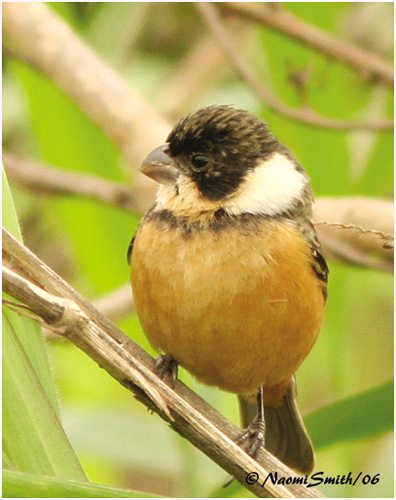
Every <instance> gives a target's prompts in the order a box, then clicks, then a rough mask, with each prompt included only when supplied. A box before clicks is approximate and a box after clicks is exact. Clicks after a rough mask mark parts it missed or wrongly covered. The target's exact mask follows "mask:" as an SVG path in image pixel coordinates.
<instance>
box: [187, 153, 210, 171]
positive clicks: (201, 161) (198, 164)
mask: <svg viewBox="0 0 396 500" xmlns="http://www.w3.org/2000/svg"><path fill="white" fill-rule="evenodd" d="M191 163H192V166H193V170H195V171H197V172H200V171H202V170H205V168H206V167H207V166H208V163H209V158H208V157H207V156H205V155H198V154H197V155H194V156H193V157H192V158H191Z"/></svg>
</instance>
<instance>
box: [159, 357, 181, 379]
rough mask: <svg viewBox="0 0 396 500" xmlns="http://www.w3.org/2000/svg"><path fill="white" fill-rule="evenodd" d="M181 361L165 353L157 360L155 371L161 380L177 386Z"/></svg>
mask: <svg viewBox="0 0 396 500" xmlns="http://www.w3.org/2000/svg"><path fill="white" fill-rule="evenodd" d="M178 367H179V363H178V362H177V361H176V360H174V359H173V358H172V357H171V356H168V355H167V354H163V355H161V356H158V358H157V359H156V360H155V366H154V371H155V373H156V374H157V375H158V376H159V378H160V379H161V380H164V381H165V382H168V383H169V384H170V385H171V386H172V387H175V383H176V380H177V372H178Z"/></svg>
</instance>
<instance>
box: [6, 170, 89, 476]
mask: <svg viewBox="0 0 396 500" xmlns="http://www.w3.org/2000/svg"><path fill="white" fill-rule="evenodd" d="M2 191H3V193H2V194H3V200H2V203H3V220H4V223H5V225H6V228H7V229H8V230H9V231H11V232H12V233H13V234H14V235H15V236H16V237H17V238H18V239H20V240H21V239H22V236H21V233H20V230H19V225H18V219H17V216H16V213H15V207H14V203H13V199H12V196H11V192H10V189H9V186H8V183H7V179H6V176H5V173H4V170H3V188H2ZM3 457H4V458H5V463H6V464H7V466H8V467H12V468H16V469H20V470H23V471H30V472H41V473H45V474H49V475H55V476H62V477H69V478H74V479H81V480H84V479H86V477H85V474H84V472H83V470H82V468H81V465H80V464H79V462H78V459H77V457H76V455H75V453H74V451H73V449H72V448H71V446H70V443H69V441H68V439H67V437H66V434H65V433H64V430H63V428H62V426H61V423H60V421H59V408H58V404H57V400H56V392H55V386H54V383H53V380H52V375H51V371H50V366H49V362H48V357H47V352H46V348H45V344H44V338H43V335H42V332H41V329H40V327H39V326H38V324H37V323H36V322H35V321H32V320H31V319H28V318H26V317H21V316H19V315H18V314H16V313H15V312H13V311H11V310H9V309H7V308H5V307H3Z"/></svg>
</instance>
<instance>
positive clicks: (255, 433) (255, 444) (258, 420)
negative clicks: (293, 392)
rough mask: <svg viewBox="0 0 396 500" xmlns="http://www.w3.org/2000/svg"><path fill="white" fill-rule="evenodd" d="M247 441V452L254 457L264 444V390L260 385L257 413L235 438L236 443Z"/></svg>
mask: <svg viewBox="0 0 396 500" xmlns="http://www.w3.org/2000/svg"><path fill="white" fill-rule="evenodd" d="M245 441H249V442H250V444H249V445H248V446H247V447H246V451H247V453H249V455H251V456H252V457H253V458H254V459H257V458H258V457H259V455H260V451H261V450H262V448H264V446H265V415H264V391H263V388H262V387H260V389H259V391H258V393H257V415H256V417H255V419H254V420H253V421H252V422H251V423H250V424H249V426H248V427H247V428H246V430H245V431H244V432H243V434H242V435H241V436H240V437H239V438H238V439H237V443H238V444H242V443H244V442H245Z"/></svg>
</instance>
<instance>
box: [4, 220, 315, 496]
mask: <svg viewBox="0 0 396 500" xmlns="http://www.w3.org/2000/svg"><path fill="white" fill-rule="evenodd" d="M3 261H4V267H3V287H4V290H5V291H6V293H8V294H10V295H11V296H13V297H14V298H15V299H17V300H20V301H21V302H22V303H23V304H24V305H26V306H28V308H29V309H30V310H31V311H32V312H33V313H35V314H36V315H38V316H39V317H40V318H41V320H42V321H43V322H44V324H46V326H47V327H49V328H50V329H51V330H52V331H54V332H55V333H57V334H60V335H64V336H65V337H67V338H68V339H70V340H71V341H72V342H73V343H74V344H75V345H77V346H78V347H79V348H80V349H82V350H83V351H84V352H86V353H87V354H88V355H89V356H90V357H91V358H92V359H94V360H95V361H96V362H97V363H98V364H99V365H100V366H101V367H102V368H104V369H105V370H106V371H107V372H108V373H109V374H110V375H111V376H113V377H115V378H116V379H117V380H119V381H120V382H121V383H122V384H123V385H124V386H125V387H126V388H127V389H128V390H130V391H132V392H133V393H134V394H135V396H136V397H137V399H138V400H139V401H141V402H142V403H143V404H145V405H146V406H148V407H149V408H150V409H152V410H153V411H155V412H156V413H158V415H160V416H161V418H163V419H164V420H165V421H167V422H168V423H169V424H170V425H171V427H172V428H173V429H174V430H175V431H176V432H178V433H179V434H181V435H182V436H184V437H185V438H186V439H188V440H189V441H191V443H193V444H194V445H195V446H197V447H198V448H199V449H200V450H201V451H203V452H204V453H205V454H206V455H208V456H209V457H210V458H212V459H213V460H214V461H215V462H216V463H217V464H219V465H220V466H221V467H222V468H223V469H224V470H226V471H227V472H228V473H229V474H231V475H232V476H233V477H235V478H236V479H237V480H238V481H239V482H240V483H241V484H243V485H244V486H245V487H246V488H248V489H249V490H250V491H251V492H253V493H254V494H255V495H257V496H259V497H266V496H271V497H276V498H290V497H296V498H307V497H322V495H321V494H320V493H319V492H318V491H316V490H315V489H313V488H306V487H305V486H303V485H302V484H290V485H288V486H283V485H278V484H272V482H271V481H267V482H266V483H265V485H264V486H263V487H262V486H261V484H262V481H259V482H257V483H255V484H248V482H246V477H247V475H248V474H249V473H250V472H253V471H254V472H256V473H257V474H258V477H259V478H260V479H262V480H264V479H265V478H266V477H267V476H268V473H269V471H272V472H275V471H277V472H278V474H279V476H281V477H284V478H298V476H296V474H295V473H293V472H292V471H291V470H290V469H288V468H287V467H286V466H284V465H283V464H282V463H281V462H279V460H277V459H276V458H275V457H273V456H272V455H271V454H270V453H268V452H266V451H264V452H263V454H262V456H261V457H260V458H261V460H260V461H261V464H259V463H257V462H256V461H255V460H254V459H253V458H252V457H250V456H249V455H247V454H246V453H245V451H244V450H243V449H242V448H240V447H239V446H238V445H237V444H236V443H235V442H234V440H235V438H236V437H237V436H238V435H239V434H240V429H238V428H237V427H235V426H234V425H232V424H231V423H230V422H229V421H227V420H226V419H225V418H224V417H222V416H221V415H220V414H219V413H218V412H216V411H215V410H214V409H213V408H212V407H210V406H209V405H208V404H206V403H205V402H204V401H203V400H202V399H200V398H199V397H198V396H197V395H195V394H194V393H193V392H192V391H190V390H189V389H188V388H187V387H186V386H184V385H183V384H182V383H181V382H180V381H176V384H175V389H174V390H173V389H171V388H170V387H169V386H168V385H167V384H166V383H164V382H163V381H162V380H160V379H159V378H158V377H157V376H156V375H155V373H154V371H153V367H154V361H153V359H152V358H151V357H150V356H148V355H147V354H146V353H145V352H144V351H143V350H142V349H141V348H140V347H139V346H138V345H136V344H135V343H134V342H133V341H132V340H131V339H130V338H129V337H127V336H126V335H125V334H124V333H122V332H121V331H120V330H118V329H117V328H116V327H115V326H114V325H113V324H112V323H111V322H110V321H108V320H107V319H106V318H105V317H103V316H102V315H101V314H100V313H99V312H98V311H96V310H95V309H94V308H93V307H92V305H91V304H89V303H88V302H86V301H85V300H84V299H83V298H82V297H81V296H80V295H79V294H78V293H77V292H76V291H75V290H74V289H72V288H71V287H70V286H69V285H68V284H67V283H65V282H64V281H63V280H62V279H61V278H60V277H59V276H57V275H56V274H55V273H54V272H53V271H52V270H51V269H49V268H48V267H47V266H46V265H45V264H44V263H43V262H41V261H40V260H39V259H38V258H37V257H36V256H35V255H34V254H32V253H31V252H30V251H29V250H28V249H27V248H26V247H24V246H23V245H21V244H20V243H19V242H18V241H17V240H15V238H13V237H12V236H11V235H10V234H9V233H8V232H7V231H6V230H4V229H3ZM300 482H301V481H300Z"/></svg>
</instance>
